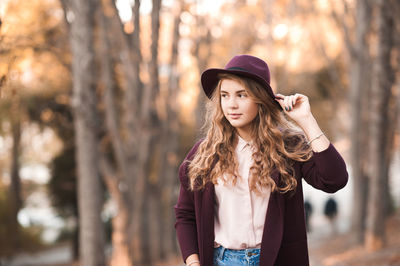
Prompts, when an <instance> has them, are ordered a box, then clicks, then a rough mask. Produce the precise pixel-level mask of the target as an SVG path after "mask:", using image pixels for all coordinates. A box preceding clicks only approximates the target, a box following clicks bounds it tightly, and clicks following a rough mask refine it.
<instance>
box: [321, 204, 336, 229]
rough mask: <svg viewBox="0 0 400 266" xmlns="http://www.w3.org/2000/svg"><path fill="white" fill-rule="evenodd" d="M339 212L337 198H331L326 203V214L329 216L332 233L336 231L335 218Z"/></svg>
mask: <svg viewBox="0 0 400 266" xmlns="http://www.w3.org/2000/svg"><path fill="white" fill-rule="evenodd" d="M337 212H338V207H337V203H336V200H335V199H334V198H329V199H328V200H327V201H326V203H325V208H324V214H325V216H326V218H328V220H329V223H330V224H331V230H332V233H336V232H337V231H336V226H335V220H336V216H337Z"/></svg>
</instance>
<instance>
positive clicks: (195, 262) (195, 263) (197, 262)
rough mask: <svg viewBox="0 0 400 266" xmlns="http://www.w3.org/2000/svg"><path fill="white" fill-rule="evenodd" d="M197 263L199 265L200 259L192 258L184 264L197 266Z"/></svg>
mask: <svg viewBox="0 0 400 266" xmlns="http://www.w3.org/2000/svg"><path fill="white" fill-rule="evenodd" d="M198 265H200V261H198V260H194V261H192V262H189V263H187V264H186V266H198Z"/></svg>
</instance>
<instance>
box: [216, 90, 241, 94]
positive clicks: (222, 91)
mask: <svg viewBox="0 0 400 266" xmlns="http://www.w3.org/2000/svg"><path fill="white" fill-rule="evenodd" d="M242 92H246V90H240V91H236V92H235V93H242ZM221 93H228V94H229V92H227V91H224V90H221Z"/></svg>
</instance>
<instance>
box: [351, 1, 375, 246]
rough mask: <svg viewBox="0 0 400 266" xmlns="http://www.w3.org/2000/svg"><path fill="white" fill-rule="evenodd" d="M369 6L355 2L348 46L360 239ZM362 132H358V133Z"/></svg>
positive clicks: (355, 223) (364, 194)
mask: <svg viewBox="0 0 400 266" xmlns="http://www.w3.org/2000/svg"><path fill="white" fill-rule="evenodd" d="M370 17H371V7H370V4H369V2H368V1H367V0H358V1H357V6H356V40H355V46H354V47H348V49H349V50H350V51H353V53H352V52H351V55H352V58H351V61H352V64H351V74H350V86H351V87H350V93H351V94H350V106H351V119H352V121H351V136H350V138H351V143H352V149H351V166H352V169H353V171H352V172H353V173H352V174H353V181H354V185H353V216H352V231H353V232H355V234H356V240H357V242H359V243H361V242H362V241H363V236H364V232H365V217H366V200H367V191H368V189H367V187H368V182H367V180H368V179H367V178H366V170H365V167H366V164H365V161H366V158H364V156H363V155H365V154H367V153H366V151H367V150H366V145H367V142H366V141H365V139H366V136H365V134H364V133H365V132H366V130H365V128H367V125H366V119H365V118H364V117H363V116H364V115H363V113H365V110H367V106H368V104H367V100H368V87H369V86H368V85H369V83H370V81H369V80H368V77H369V76H370V75H369V69H368V65H369V64H368V62H369V53H368V50H369V48H368V42H367V35H368V33H369V31H370ZM360 134H361V135H360Z"/></svg>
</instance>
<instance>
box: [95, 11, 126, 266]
mask: <svg viewBox="0 0 400 266" xmlns="http://www.w3.org/2000/svg"><path fill="white" fill-rule="evenodd" d="M99 11H101V12H98V14H99V22H100V31H99V32H100V41H101V46H100V47H101V48H100V55H99V58H100V61H101V73H102V74H101V77H102V83H103V86H104V94H103V103H104V106H105V120H106V128H107V131H108V134H109V136H110V141H111V147H112V150H113V154H114V156H115V158H116V164H117V166H118V168H119V169H120V173H123V174H125V175H126V174H127V173H128V171H129V170H128V166H127V161H126V154H125V150H124V144H123V141H122V138H121V136H120V134H119V125H118V112H117V108H116V106H115V95H114V94H115V93H114V91H115V89H116V83H115V80H114V71H113V67H114V64H113V60H112V57H111V53H110V50H111V47H110V43H109V37H108V36H107V33H109V32H110V27H109V25H108V22H107V20H106V18H105V16H104V13H103V10H101V9H99ZM106 160H107V159H106V156H105V155H103V157H102V161H101V172H102V175H103V177H104V180H105V183H106V186H107V189H108V191H109V193H110V194H111V197H112V199H113V200H114V202H115V204H116V206H117V209H118V213H117V215H116V216H115V217H113V219H112V236H111V243H112V247H113V253H112V255H111V261H110V266H130V265H132V258H131V257H130V253H129V238H128V237H129V236H128V234H127V231H128V224H129V209H130V208H129V206H130V205H129V200H127V196H126V195H125V193H124V190H123V189H120V187H119V186H120V184H121V185H122V186H123V182H121V180H120V178H118V177H117V176H116V171H115V170H114V169H112V167H111V163H110V162H108V161H106Z"/></svg>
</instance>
